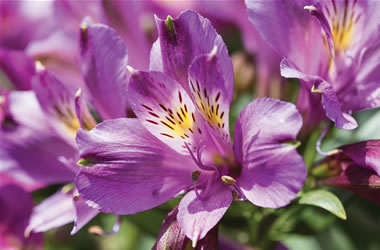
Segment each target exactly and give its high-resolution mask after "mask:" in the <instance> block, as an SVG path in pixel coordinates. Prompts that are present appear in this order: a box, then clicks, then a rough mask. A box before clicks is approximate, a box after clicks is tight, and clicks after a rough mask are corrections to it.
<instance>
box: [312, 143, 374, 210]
mask: <svg viewBox="0 0 380 250" xmlns="http://www.w3.org/2000/svg"><path fill="white" fill-rule="evenodd" d="M334 152H336V153H335V154H332V155H330V156H327V157H326V158H325V159H323V160H322V161H321V162H320V163H318V164H317V165H316V166H315V167H314V168H313V170H312V171H313V173H314V175H316V176H317V177H319V178H320V180H319V184H320V185H328V186H337V187H343V188H346V189H348V190H351V191H352V192H354V193H357V194H358V195H360V196H362V197H363V198H365V199H367V200H370V201H372V202H374V203H376V204H377V205H380V140H370V141H363V142H357V143H353V144H348V145H344V146H342V147H340V148H338V149H337V150H334Z"/></svg>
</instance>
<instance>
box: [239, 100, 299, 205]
mask: <svg viewBox="0 0 380 250" xmlns="http://www.w3.org/2000/svg"><path fill="white" fill-rule="evenodd" d="M301 126H302V118H301V115H300V114H299V112H298V111H297V109H296V108H295V106H294V105H293V104H291V103H286V102H282V101H278V100H275V99H270V98H260V99H256V100H254V101H253V102H251V103H250V104H248V105H247V106H246V107H245V108H244V109H243V111H242V112H241V113H240V116H239V118H238V121H237V122H236V126H235V155H236V158H237V161H238V162H240V164H242V172H241V175H240V177H239V178H238V179H237V183H238V185H239V186H240V188H241V190H242V191H243V193H244V195H245V196H246V197H247V199H248V200H249V201H251V202H252V203H253V204H255V205H258V206H263V207H273V208H277V207H281V206H285V205H287V204H288V203H289V202H290V201H291V200H292V199H294V198H295V197H296V194H297V193H298V191H300V189H301V187H302V186H303V183H304V181H305V178H306V168H305V164H304V162H303V159H302V157H301V156H300V155H299V154H298V153H297V150H296V149H295V146H294V145H292V142H294V140H295V139H296V136H297V133H298V132H299V130H300V129H301Z"/></svg>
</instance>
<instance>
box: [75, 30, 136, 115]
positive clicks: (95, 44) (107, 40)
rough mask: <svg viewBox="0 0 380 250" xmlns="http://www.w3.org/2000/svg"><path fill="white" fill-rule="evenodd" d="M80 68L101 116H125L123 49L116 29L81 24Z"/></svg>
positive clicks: (125, 51) (125, 55)
mask: <svg viewBox="0 0 380 250" xmlns="http://www.w3.org/2000/svg"><path fill="white" fill-rule="evenodd" d="M80 51H81V52H80V55H81V66H82V67H81V71H82V74H83V77H84V79H85V81H86V84H87V87H88V88H87V89H88V91H89V93H90V95H91V98H92V101H93V103H94V105H95V108H96V109H97V111H98V112H99V113H100V115H101V116H102V118H103V119H111V118H117V117H126V110H127V100H126V89H127V83H128V78H129V74H128V73H127V62H128V56H127V48H126V47H125V45H124V42H123V41H122V40H121V38H120V37H119V36H118V35H117V34H116V32H115V31H114V30H113V29H111V28H109V27H107V26H105V25H101V24H88V23H84V24H83V25H82V28H81V36H80Z"/></svg>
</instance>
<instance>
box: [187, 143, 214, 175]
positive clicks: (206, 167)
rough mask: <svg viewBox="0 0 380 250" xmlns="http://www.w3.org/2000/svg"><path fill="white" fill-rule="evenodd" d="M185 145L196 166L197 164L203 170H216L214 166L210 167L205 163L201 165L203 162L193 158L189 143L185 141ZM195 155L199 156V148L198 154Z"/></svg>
mask: <svg viewBox="0 0 380 250" xmlns="http://www.w3.org/2000/svg"><path fill="white" fill-rule="evenodd" d="M185 146H186V148H187V150H188V151H189V153H190V156H191V158H192V159H193V161H194V162H195V163H196V164H197V166H198V167H199V168H200V169H202V170H205V171H211V170H217V169H216V168H215V167H214V168H212V167H210V166H205V165H203V164H202V163H201V162H200V160H199V161H198V160H197V159H196V158H195V156H194V154H193V151H192V150H191V149H190V147H189V145H188V144H187V143H186V142H185ZM197 156H198V159H199V156H200V154H199V149H198V154H197Z"/></svg>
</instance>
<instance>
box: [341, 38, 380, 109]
mask: <svg viewBox="0 0 380 250" xmlns="http://www.w3.org/2000/svg"><path fill="white" fill-rule="evenodd" d="M379 38H380V36H379ZM379 61H380V43H379V42H377V43H376V44H375V45H373V46H371V47H369V48H365V49H363V51H362V55H361V57H360V60H359V63H358V66H357V68H358V70H357V73H356V76H355V80H354V83H353V84H352V85H354V86H356V88H355V90H356V92H354V91H351V93H346V92H345V97H346V98H345V99H344V101H345V105H346V106H348V107H349V108H350V109H352V110H353V111H357V110H363V109H369V108H377V107H380V80H379V79H380V63H379ZM352 92H354V93H352Z"/></svg>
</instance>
